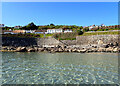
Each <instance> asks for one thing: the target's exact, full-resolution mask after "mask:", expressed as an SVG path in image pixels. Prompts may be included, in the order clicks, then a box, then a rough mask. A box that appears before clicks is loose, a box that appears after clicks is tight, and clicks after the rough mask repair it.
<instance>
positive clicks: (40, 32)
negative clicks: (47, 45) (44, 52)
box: [34, 30, 47, 34]
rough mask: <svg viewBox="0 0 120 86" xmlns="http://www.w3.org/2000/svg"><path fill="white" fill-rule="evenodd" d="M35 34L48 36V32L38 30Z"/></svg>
mask: <svg viewBox="0 0 120 86" xmlns="http://www.w3.org/2000/svg"><path fill="white" fill-rule="evenodd" d="M34 33H35V34H44V33H45V34H47V30H36V31H35V32H34Z"/></svg>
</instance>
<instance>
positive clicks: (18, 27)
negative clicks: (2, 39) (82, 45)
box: [14, 26, 22, 29]
mask: <svg viewBox="0 0 120 86" xmlns="http://www.w3.org/2000/svg"><path fill="white" fill-rule="evenodd" d="M20 28H22V26H15V27H14V29H20Z"/></svg>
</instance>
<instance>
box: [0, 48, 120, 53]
mask: <svg viewBox="0 0 120 86" xmlns="http://www.w3.org/2000/svg"><path fill="white" fill-rule="evenodd" d="M0 52H48V53H64V52H67V53H120V48H119V47H118V46H116V47H115V46H113V47H107V48H106V46H104V47H103V46H102V47H98V46H94V47H93V46H92V47H88V46H87V47H86V48H85V47H84V48H83V47H68V46H58V47H47V48H46V47H30V46H29V47H14V46H2V49H1V50H0Z"/></svg>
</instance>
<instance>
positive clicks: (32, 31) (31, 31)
mask: <svg viewBox="0 0 120 86" xmlns="http://www.w3.org/2000/svg"><path fill="white" fill-rule="evenodd" d="M34 32H35V30H25V33H34Z"/></svg>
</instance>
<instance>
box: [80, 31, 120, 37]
mask: <svg viewBox="0 0 120 86" xmlns="http://www.w3.org/2000/svg"><path fill="white" fill-rule="evenodd" d="M119 33H120V32H118V31H113V32H112V31H110V32H90V33H88V32H86V33H84V34H83V35H79V36H90V35H108V34H110V35H118V34H119Z"/></svg>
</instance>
